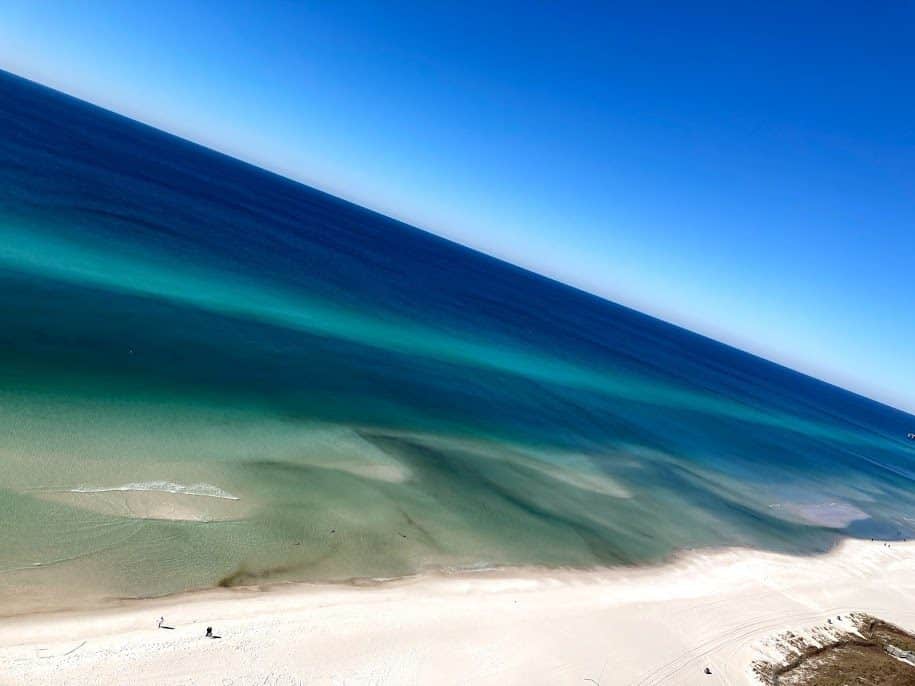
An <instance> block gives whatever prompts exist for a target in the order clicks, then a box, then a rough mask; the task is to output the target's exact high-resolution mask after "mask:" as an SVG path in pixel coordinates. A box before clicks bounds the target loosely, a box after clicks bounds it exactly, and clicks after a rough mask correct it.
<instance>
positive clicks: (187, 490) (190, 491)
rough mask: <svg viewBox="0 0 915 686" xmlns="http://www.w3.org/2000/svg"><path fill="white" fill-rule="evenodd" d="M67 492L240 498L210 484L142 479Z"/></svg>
mask: <svg viewBox="0 0 915 686" xmlns="http://www.w3.org/2000/svg"><path fill="white" fill-rule="evenodd" d="M66 490H67V492H68V493H111V492H114V491H140V492H152V493H174V494H176V495H196V496H202V497H206V498H222V499H224V500H241V498H239V497H238V496H236V495H232V494H231V493H229V492H227V491H224V490H222V489H221V488H219V487H218V486H213V485H212V484H205V483H200V484H193V485H191V486H185V485H184V484H178V483H175V482H173V481H144V482H141V483H130V484H124V485H122V486H107V487H104V486H99V487H90V486H80V487H78V488H68V489H66Z"/></svg>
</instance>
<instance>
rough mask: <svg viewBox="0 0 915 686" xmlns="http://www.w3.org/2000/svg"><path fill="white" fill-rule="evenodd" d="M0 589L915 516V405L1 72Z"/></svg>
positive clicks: (655, 548)
mask: <svg viewBox="0 0 915 686" xmlns="http://www.w3.org/2000/svg"><path fill="white" fill-rule="evenodd" d="M0 286H2V287H0V429H2V431H0V461H2V472H0V521H2V522H3V525H2V530H0V536H2V541H0V542H2V545H0V602H2V603H3V606H4V607H5V608H6V609H7V611H8V612H14V611H21V610H26V609H36V608H54V607H64V606H74V605H87V604H92V603H97V602H101V601H103V600H104V599H108V598H116V597H125V596H149V595H159V594H164V593H170V592H176V591H180V590H185V589H189V588H205V587H210V586H215V585H219V584H222V585H229V586H231V585H238V584H251V583H266V582H273V581H283V580H292V579H309V580H344V579H351V578H354V577H390V576H397V575H403V574H409V573H413V572H416V571H419V570H422V569H424V568H430V567H433V568H434V567H449V568H450V567H454V568H477V567H485V566H493V565H518V564H544V565H575V566H593V565H613V564H636V563H646V562H656V561H659V560H661V559H663V558H664V557H666V556H668V555H670V554H671V553H673V552H674V551H676V550H680V549H684V548H692V547H700V546H718V545H745V546H754V547H761V548H767V549H773V550H784V551H791V552H797V553H814V552H818V551H822V550H825V549H827V548H828V547H829V546H831V545H832V544H834V542H835V541H836V540H837V539H838V538H839V537H841V536H854V537H869V538H870V537H877V538H900V537H902V538H904V537H908V536H910V535H911V534H912V531H913V525H915V494H913V490H912V479H913V474H915V471H913V465H915V450H913V448H915V443H912V442H909V441H907V440H906V439H905V434H906V432H908V431H912V430H915V418H913V417H911V416H909V415H906V414H904V413H902V412H899V411H897V410H894V409H892V408H889V407H886V406H883V405H879V404H877V403H873V402H871V401H869V400H866V399H864V398H861V397H859V396H855V395H853V394H850V393H847V392H845V391H843V390H841V389H838V388H835V387H833V386H829V385H827V384H824V383H821V382H819V381H816V380H814V379H811V378H809V377H805V376H803V375H800V374H797V373H795V372H792V371H790V370H788V369H785V368H782V367H779V366H776V365H773V364H771V363H768V362H766V361H764V360H761V359H759V358H755V357H752V356H749V355H746V354H744V353H741V352H739V351H736V350H734V349H732V348H728V347H726V346H723V345H721V344H718V343H716V342H714V341H711V340H708V339H705V338H702V337H699V336H696V335H694V334H691V333H689V332H686V331H683V330H682V329H678V328H676V327H673V326H670V325H668V324H665V323H663V322H660V321H658V320H655V319H652V318H650V317H647V316H644V315H641V314H639V313H637V312H634V311H632V310H628V309H626V308H623V307H621V306H618V305H615V304H613V303H609V302H606V301H603V300H600V299H598V298H595V297H592V296H589V295H587V294H585V293H582V292H579V291H576V290H573V289H571V288H568V287H565V286H562V285H560V284H557V283H554V282H551V281H549V280H547V279H544V278H541V277H538V276H536V275H534V274H530V273H528V272H525V271H523V270H520V269H518V268H515V267H512V266H510V265H507V264H505V263H502V262H499V261H497V260H494V259H491V258H488V257H485V256H483V255H480V254H478V253H475V252H473V251H470V250H467V249H465V248H462V247H460V246H457V245H455V244H452V243H449V242H447V241H444V240H442V239H438V238H435V237H433V236H431V235H429V234H426V233H423V232H420V231H418V230H416V229H413V228H411V227H409V226H406V225H404V224H401V223H398V222H395V221H392V220H390V219H387V218H385V217H382V216H379V215H377V214H374V213H372V212H369V211H367V210H364V209H361V208H359V207H356V206H353V205H350V204H348V203H345V202H343V201H341V200H338V199H335V198H333V197H330V196H328V195H325V194H323V193H320V192H318V191H315V190H313V189H309V188H307V187H304V186H301V185H299V184H296V183H293V182H291V181H288V180H285V179H282V178H280V177H277V176H275V175H272V174H269V173H267V172H264V171H262V170H258V169H256V168H253V167H250V166H248V165H245V164H242V163H240V162H237V161H235V160H232V159H229V158H226V157H224V156H221V155H217V154H215V153H213V152H210V151H207V150H204V149H202V148H199V147H197V146H194V145H192V144H189V143H187V142H185V141H181V140H179V139H176V138H173V137H170V136H167V135H165V134H162V133H160V132H157V131H154V130H152V129H149V128H147V127H143V126H141V125H139V124H136V123H134V122H131V121H129V120H126V119H123V118H120V117H117V116H115V115H113V114H111V113H107V112H104V111H102V110H99V109H97V108H94V107H91V106H89V105H86V104H85V103H81V102H79V101H76V100H73V99H70V98H67V97H65V96H62V95H60V94H57V93H54V92H52V91H48V90H46V89H43V88H41V87H38V86H36V85H34V84H31V83H28V82H25V81H22V80H20V79H17V78H15V77H13V76H10V75H5V74H2V73H0Z"/></svg>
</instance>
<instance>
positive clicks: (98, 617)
mask: <svg viewBox="0 0 915 686" xmlns="http://www.w3.org/2000/svg"><path fill="white" fill-rule="evenodd" d="M851 611H863V612H867V613H871V614H873V615H876V616H878V617H881V618H883V619H886V620H888V621H890V622H894V623H896V624H898V625H899V626H901V627H902V628H905V629H909V630H912V629H915V544H912V543H890V544H885V543H881V542H868V541H846V542H844V543H843V544H842V545H840V546H839V547H838V548H837V549H835V550H834V551H832V552H830V553H828V554H826V555H822V556H818V557H791V556H785V555H777V554H772V553H764V552H758V551H751V550H725V551H715V552H703V553H699V552H696V553H688V554H685V555H683V556H681V557H680V558H679V559H678V560H676V561H674V562H671V563H669V564H666V565H663V566H660V567H653V568H621V569H609V570H599V571H571V570H569V571H566V570H542V569H512V570H499V571H487V572H479V573H461V574H454V575H444V574H430V575H425V576H422V577H417V578H411V579H403V580H398V581H392V582H387V583H381V584H377V585H370V586H366V587H358V586H350V585H340V586H330V585H327V586H320V585H308V584H289V585H282V586H275V587H272V588H268V589H264V590H256V589H220V590H214V591H207V592H201V593H193V594H185V595H181V596H176V597H171V598H166V599H161V600H137V601H124V602H123V603H122V604H121V605H119V606H117V607H113V608H108V609H104V610H99V611H95V612H79V613H57V614H45V615H32V616H24V617H16V618H9V619H5V620H0V684H4V685H7V684H57V685H64V684H74V685H75V684H80V685H83V684H157V685H161V684H205V685H211V684H212V685H218V686H254V685H255V684H256V685H258V686H287V685H288V686H292V685H299V684H303V685H304V684H308V685H309V686H312V685H313V686H324V685H327V686H330V685H334V686H343V685H346V686H361V685H365V686H369V685H371V686H381V685H384V684H391V685H393V684H454V685H457V684H498V685H500V686H506V685H510V684H519V685H520V684H525V685H531V684H544V685H547V684H549V685H557V684H576V685H581V684H598V685H599V686H608V685H610V684H639V685H647V684H710V685H711V684H752V683H754V677H753V674H752V671H751V667H752V663H753V661H754V660H757V659H761V658H765V657H768V656H770V655H769V653H768V652H767V651H768V648H767V640H768V639H770V638H771V637H772V636H774V635H776V634H779V633H782V632H784V631H785V630H789V629H794V630H804V629H805V628H807V627H812V626H814V625H818V624H822V623H824V622H825V621H826V620H827V618H832V620H833V621H839V620H837V619H836V617H837V616H839V615H847V614H848V613H849V612H851ZM160 616H164V617H165V623H166V624H167V625H168V626H173V627H174V629H172V630H168V629H158V628H157V627H156V623H157V620H158V618H159V617H160ZM207 626H212V627H213V629H214V632H215V633H216V634H218V635H219V636H221V638H219V639H217V640H211V639H207V638H205V637H204V632H205V629H206V627H207ZM706 667H709V668H710V669H711V675H706V674H705V673H704V669H705V668H706Z"/></svg>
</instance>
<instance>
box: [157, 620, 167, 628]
mask: <svg viewBox="0 0 915 686" xmlns="http://www.w3.org/2000/svg"><path fill="white" fill-rule="evenodd" d="M164 621H165V617H159V623H158V624H156V626H157V627H159V628H160V629H161V628H162V623H163V622H164Z"/></svg>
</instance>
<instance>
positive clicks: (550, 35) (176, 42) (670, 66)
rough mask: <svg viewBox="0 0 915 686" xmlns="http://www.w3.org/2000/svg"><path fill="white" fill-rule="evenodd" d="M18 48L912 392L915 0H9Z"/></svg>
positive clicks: (814, 365) (202, 137)
mask: <svg viewBox="0 0 915 686" xmlns="http://www.w3.org/2000/svg"><path fill="white" fill-rule="evenodd" d="M0 67H2V68H4V69H7V70H9V71H12V72H14V73H17V74H20V75H22V76H26V77H28V78H31V79H34V80H36V81H39V82H42V83H45V84H47V85H50V86H53V87H55V88H59V89H61V90H63V91H66V92H68V93H71V94H73V95H76V96H78V97H81V98H84V99H86V100H89V101H91V102H94V103H97V104H100V105H102V106H104V107H107V108H109V109H113V110H115V111H117V112H121V113H123V114H126V115H128V116H131V117H133V118H135V119H139V120H141V121H145V122H147V123H150V124H153V125H155V126H158V127H160V128H163V129H166V130H168V131H171V132H173V133H176V134H178V135H181V136H183V137H186V138H190V139H192V140H195V141H197V142H200V143H203V144H205V145H208V146H210V147H213V148H216V149H218V150H221V151H224V152H227V153H229V154H232V155H234V156H237V157H240V158H242V159H245V160H248V161H250V162H253V163H255V164H258V165H260V166H264V167H267V168H269V169H272V170H275V171H278V172H280V173H282V174H285V175H287V176H290V177H292V178H295V179H298V180H300V181H303V182H305V183H308V184H310V185H314V186H317V187H319V188H321V189H324V190H326V191H329V192H331V193H334V194H336V195H340V196H342V197H345V198H347V199H349V200H353V201H355V202H358V203H360V204H362V205H366V206H368V207H370V208H373V209H376V210H379V211H381V212H384V213H385V214H389V215H391V216H394V217H397V218H399V219H403V220H405V221H407V222H409V223H412V224H415V225H417V226H420V227H422V228H425V229H427V230H430V231H433V232H435V233H438V234H441V235H444V236H447V237H449V238H452V239H454V240H456V241H459V242H461V243H464V244H466V245H469V246H473V247H476V248H478V249H481V250H483V251H485V252H488V253H491V254H493V255H496V256H498V257H501V258H504V259H507V260H509V261H511V262H515V263H517V264H520V265H522V266H525V267H528V268H530V269H533V270H535V271H538V272H541V273H544V274H547V275H549V276H553V277H555V278H557V279H560V280H562V281H565V282H567V283H570V284H573V285H575V286H578V287H580V288H583V289H585V290H588V291H591V292H594V293H597V294H599V295H602V296H605V297H607V298H610V299H612V300H616V301H618V302H621V303H623V304H626V305H629V306H632V307H635V308H637V309H640V310H643V311H645V312H648V313H650V314H653V315H655V316H658V317H661V318H663V319H666V320H668V321H672V322H675V323H677V324H681V325H683V326H686V327H688V328H690V329H693V330H696V331H699V332H702V333H705V334H707V335H710V336H712V337H714V338H718V339H719V340H723V341H726V342H728V343H731V344H734V345H736V346H738V347H741V348H743V349H745V350H749V351H751V352H754V353H757V354H759V355H762V356H764V357H768V358H770V359H773V360H776V361H778V362H781V363H783V364H786V365H788V366H791V367H794V368H796V369H799V370H801V371H805V372H807V373H810V374H812V375H814V376H818V377H820V378H823V379H826V380H828V381H831V382H833V383H837V384H839V385H841V386H845V387H847V388H850V389H852V390H856V391H858V392H860V393H863V394H865V395H868V396H870V397H873V398H875V399H878V400H882V401H884V402H887V403H889V404H891V405H895V406H897V407H901V408H903V409H907V410H909V411H913V410H915V3H913V2H901V1H900V2H893V1H892V0H890V1H888V2H878V3H864V2H857V3H847V2H841V1H840V2H836V1H834V0H833V1H831V2H817V3H812V2H800V1H798V2H775V3H759V2H751V3H742V2H709V3H682V2H681V3H669V4H658V3H653V2H632V3H607V2H602V3H594V4H593V5H592V4H588V3H536V2H504V3H499V2H494V1H490V2H485V3H476V2H461V3H445V2H432V3H407V2H391V3H382V2H375V3H360V2H314V3H308V2H294V1H292V0H287V1H285V2H281V1H277V2H267V1H262V2H244V3H241V2H239V3H233V2H227V1H222V2H194V1H191V0H181V1H180V2H179V1H176V2H171V3H169V2H147V1H146V0H131V2H104V1H101V0H96V1H94V2H66V1H63V0H62V1H60V2H55V3H40V2H34V0H4V2H3V3H2V4H0Z"/></svg>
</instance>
